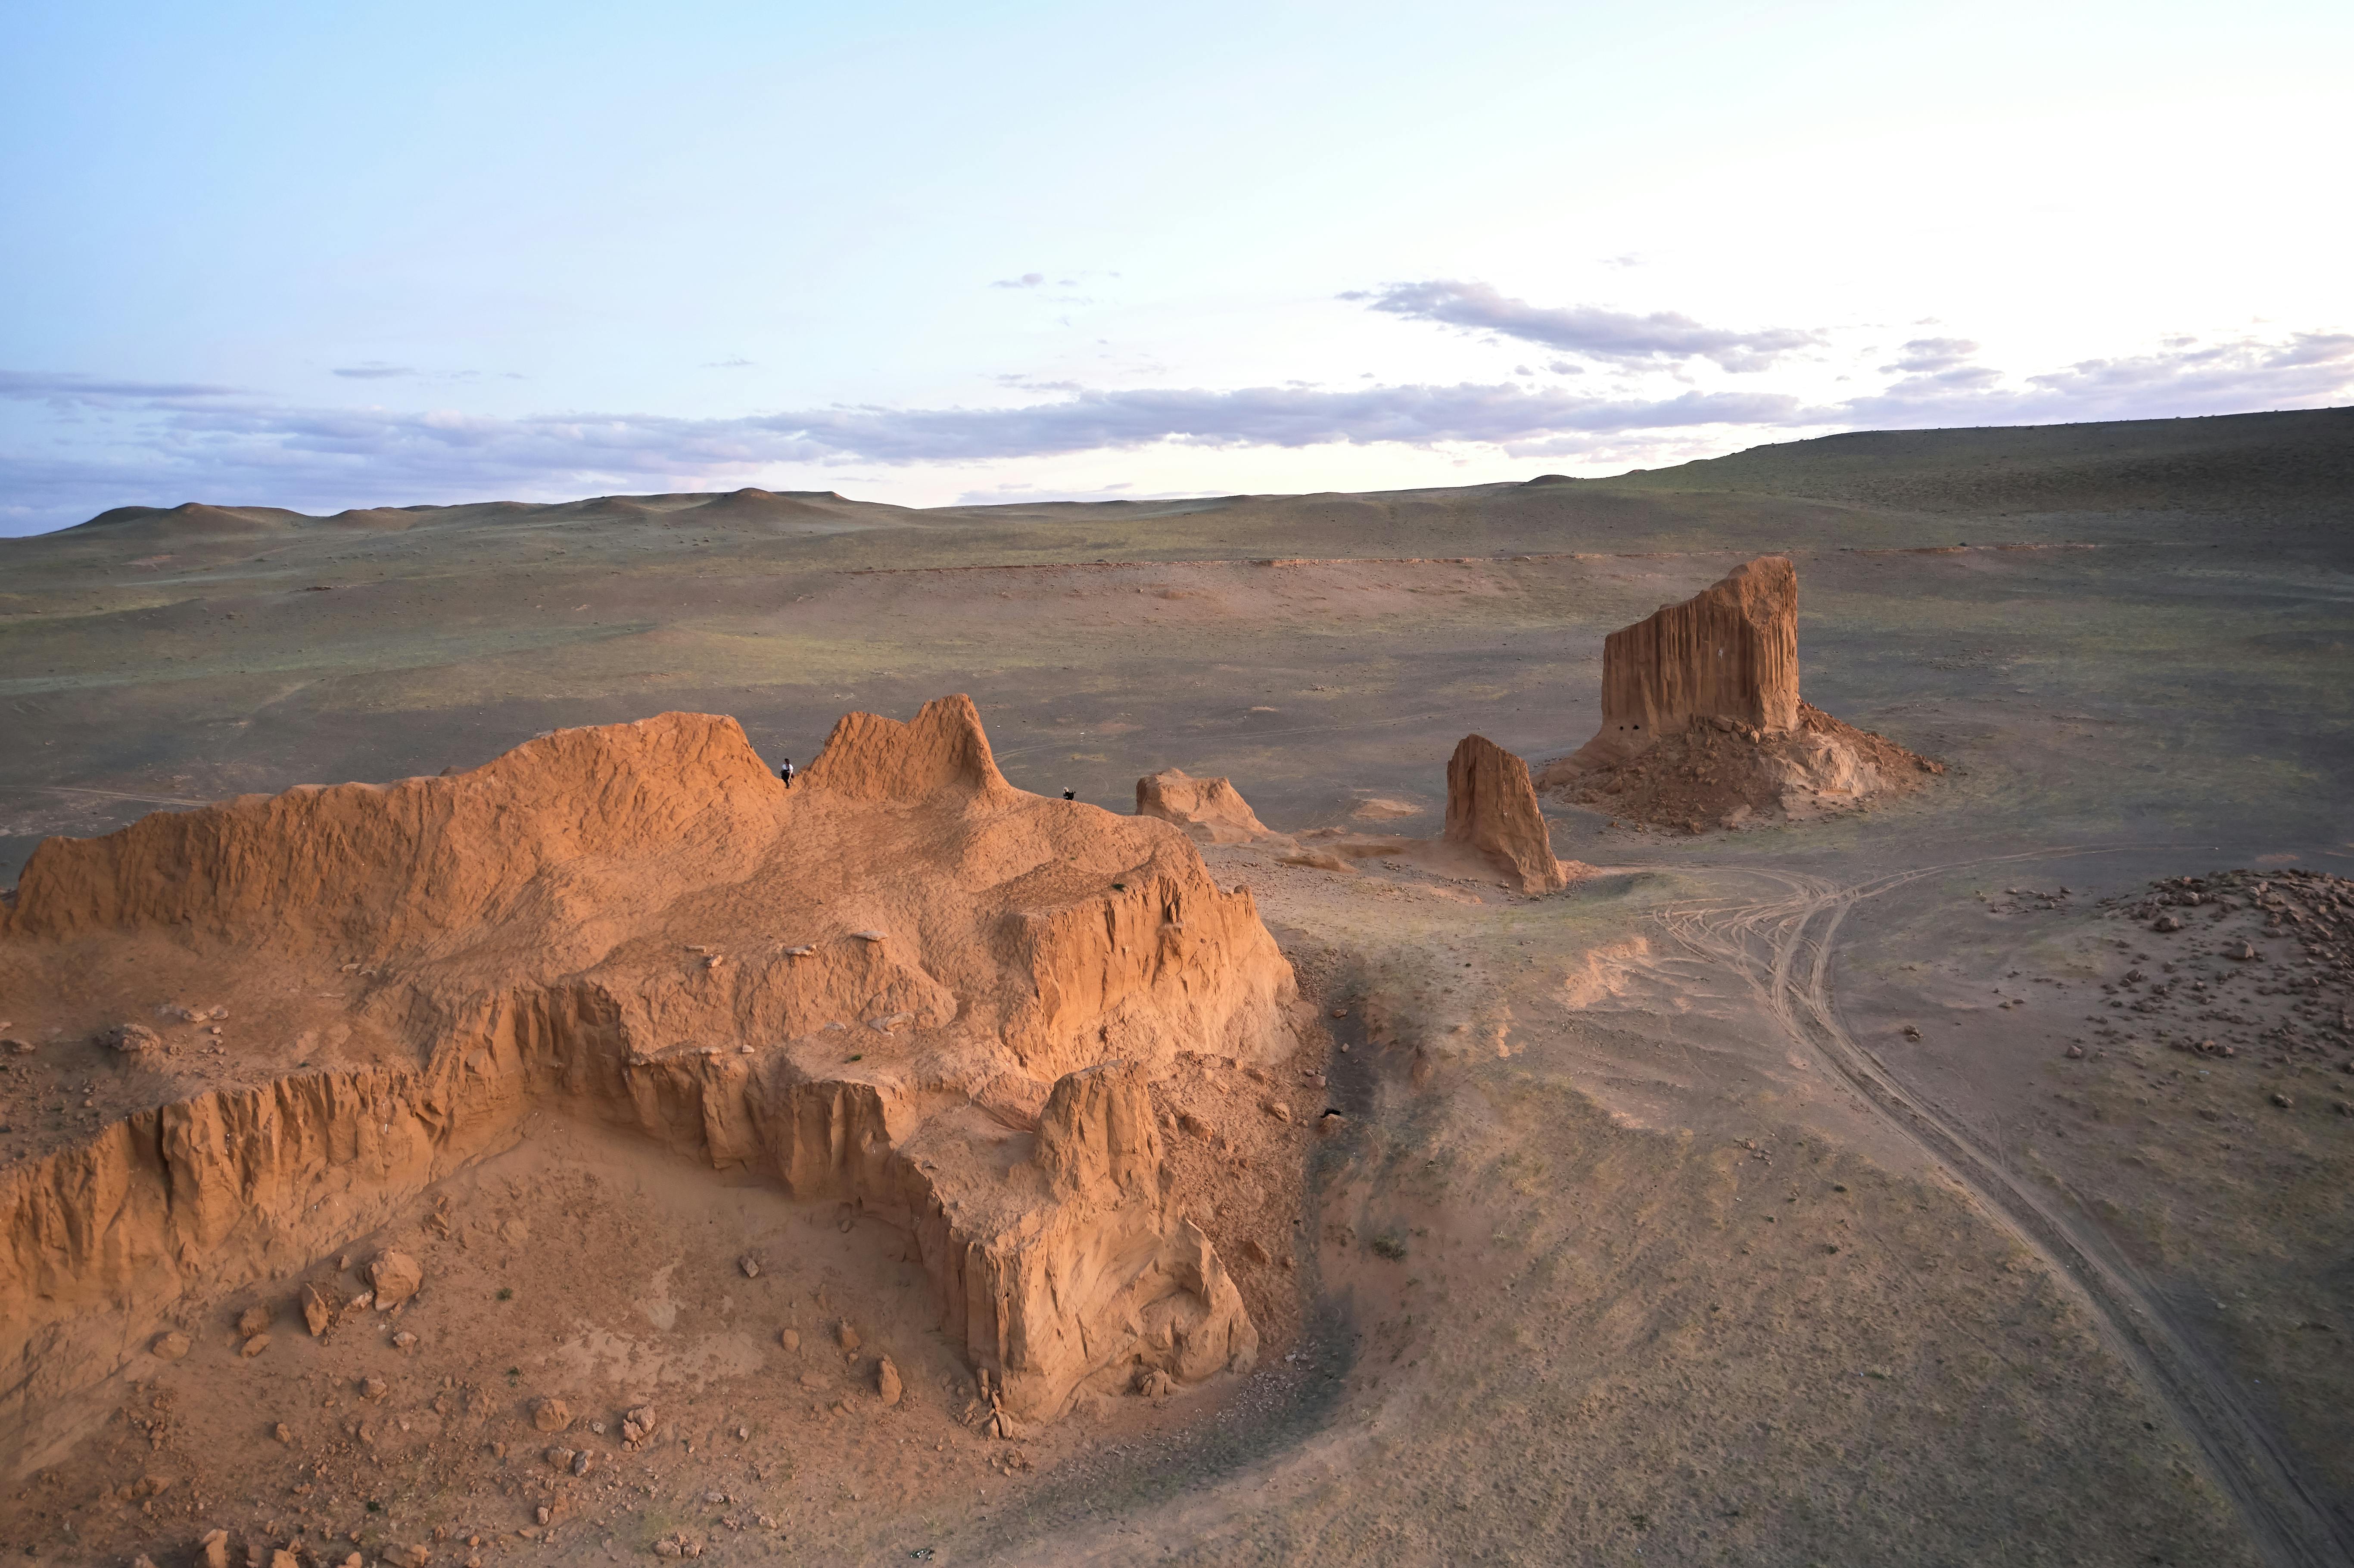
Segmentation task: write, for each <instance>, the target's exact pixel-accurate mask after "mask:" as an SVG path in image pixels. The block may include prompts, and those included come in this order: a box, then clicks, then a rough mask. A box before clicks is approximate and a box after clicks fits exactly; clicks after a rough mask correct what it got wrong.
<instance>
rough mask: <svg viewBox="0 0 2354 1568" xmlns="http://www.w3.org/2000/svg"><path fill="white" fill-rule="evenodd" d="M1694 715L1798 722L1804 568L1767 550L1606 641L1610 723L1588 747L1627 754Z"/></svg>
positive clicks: (1751, 723)
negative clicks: (1800, 587) (1766, 553)
mask: <svg viewBox="0 0 2354 1568" xmlns="http://www.w3.org/2000/svg"><path fill="white" fill-rule="evenodd" d="M1694 719H1725V720H1729V721H1730V722H1732V723H1734V724H1735V725H1738V726H1742V727H1743V728H1744V729H1754V730H1761V731H1764V732H1766V733H1768V734H1773V733H1779V732H1782V731H1787V730H1789V729H1792V728H1795V727H1796V726H1797V722H1798V573H1797V568H1796V567H1793V566H1792V565H1791V564H1790V561H1789V557H1787V556H1759V557H1758V558H1757V559H1755V560H1754V561H1749V562H1745V563H1744V564H1743V565H1741V566H1738V567H1734V569H1733V570H1732V571H1730V572H1728V573H1726V574H1725V575H1724V576H1723V577H1722V578H1720V579H1719V580H1717V581H1716V582H1714V583H1712V584H1711V585H1709V586H1708V587H1707V588H1702V590H1701V591H1700V592H1698V593H1696V594H1694V595H1693V596H1692V597H1691V598H1690V599H1686V600H1684V601H1683V602H1682V603H1681V604H1670V605H1665V606H1662V607H1661V608H1660V609H1658V610H1657V611H1655V612H1653V613H1652V614H1651V615H1649V616H1648V617H1646V618H1645V619H1643V620H1638V621H1637V622H1636V623H1635V624H1634V625H1632V626H1628V627H1622V628H1620V629H1619V630H1617V631H1614V632H1612V633H1611V634H1610V635H1609V636H1608V637H1606V638H1605V639H1604V640H1603V643H1602V728H1601V730H1600V732H1599V733H1598V734H1596V736H1595V737H1594V738H1593V739H1592V740H1590V741H1588V742H1587V743H1586V744H1585V748H1584V749H1583V750H1581V751H1580V752H1579V753H1578V755H1579V756H1580V757H1581V758H1585V759H1587V762H1588V765H1589V766H1591V765H1598V764H1601V763H1604V762H1616V761H1623V760H1625V759H1626V758H1629V757H1632V756H1634V755H1635V754H1636V753H1638V752H1639V751H1642V750H1643V749H1645V748H1646V747H1649V746H1651V745H1653V744H1654V743H1656V742H1657V741H1658V740H1659V739H1660V738H1661V737H1662V736H1670V735H1675V734H1680V733H1681V732H1682V731H1683V730H1684V729H1685V728H1687V727H1688V726H1690V725H1691V721H1692V720H1694Z"/></svg>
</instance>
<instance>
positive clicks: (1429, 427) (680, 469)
mask: <svg viewBox="0 0 2354 1568" xmlns="http://www.w3.org/2000/svg"><path fill="white" fill-rule="evenodd" d="M1973 349H1974V345H1973V344H1970V343H1968V341H1967V340H1964V339H1958V338H1946V339H1915V340H1914V341H1913V342H1911V343H1908V344H1905V345H1904V346H1903V349H1902V350H1901V351H1900V354H1899V356H1898V358H1897V359H1896V360H1895V361H1894V363H1893V366H1890V367H1889V368H1891V369H1893V370H1896V371H1900V372H1902V373H1901V374H1898V375H1897V376H1896V377H1895V378H1894V379H1893V380H1891V381H1888V382H1887V383H1886V384H1885V385H1882V386H1881V387H1878V388H1877V389H1876V390H1872V391H1868V392H1864V393H1862V394H1861V395H1859V396H1855V397H1848V398H1845V399H1843V400H1838V401H1823V400H1809V399H1806V398H1802V397H1797V396H1795V395H1793V394H1790V393H1786V392H1771V391H1754V392H1753V391H1742V392H1732V391H1708V390H1700V389H1689V390H1684V391H1681V392H1679V393H1677V394H1676V395H1674V396H1671V397H1638V396H1623V395H1622V396H1615V397H1614V396H1599V395H1594V394H1589V393H1581V392H1578V391H1575V390H1573V387H1575V386H1577V385H1580V384H1579V383H1567V384H1554V383H1546V384H1536V385H1531V384H1526V383H1505V384H1501V385H1486V384H1478V383H1469V382H1465V383H1457V384H1453V385H1404V386H1401V385H1383V384H1377V383H1376V384H1364V383H1359V384H1355V385H1352V386H1351V387H1344V388H1341V389H1337V390H1336V389H1331V388H1329V387H1320V386H1316V385H1312V384H1308V385H1291V386H1267V387H1240V388H1233V389H1225V390H1218V389H1210V388H1201V387H1148V388H1129V389H1104V388H1087V387H1078V386H1075V385H1073V384H1070V383H1047V382H1035V383H1023V382H1020V381H1009V383H1008V389H1009V390H1013V389H1016V388H1018V389H1019V390H1021V391H1023V392H1026V393H1028V394H1030V395H1031V396H1034V397H1035V396H1037V395H1039V394H1041V393H1049V394H1052V395H1050V396H1047V397H1044V398H1043V399H1042V400H1040V401H1035V402H1029V403H1023V404H1018V405H1013V406H1011V407H993V408H955V407H950V408H892V407H887V406H884V405H859V406H839V405H838V406H834V407H831V408H802V409H793V410H787V411H780V412H771V413H758V414H748V415H743V416H738V417H734V418H679V417H674V416H667V415H659V414H547V415H536V416H528V417H522V418H501V417H493V416H487V415H482V414H475V413H470V412H466V411H463V410H458V409H448V408H444V409H399V408H318V407H308V406H302V405H296V404H288V403H279V402H270V401H267V400H263V399H260V398H258V397H253V396H251V395H249V394H244V393H239V392H237V391H236V390H235V389H233V388H230V387H219V386H212V385H207V384H201V383H175V382H141V381H130V380H109V379H105V378H101V377H97V376H70V375H38V374H32V373H26V372H0V398H7V399H14V400H16V401H17V402H18V403H19V404H24V405H38V406H39V407H40V408H42V410H43V412H44V413H45V414H46V415H47V416H48V423H47V427H46V430H45V434H46V437H47V439H45V440H42V441H41V442H40V443H39V444H38V445H37V446H36V445H33V444H31V443H29V442H27V441H25V440H22V439H21V434H22V429H23V428H22V427H20V439H18V440H14V441H12V442H11V443H10V445H9V446H8V447H7V448H6V449H5V450H0V497H5V503H6V508H7V511H6V512H5V514H0V517H5V521H6V523H7V525H9V526H12V527H41V526H51V527H54V526H58V525H62V524H68V523H71V522H77V521H80V519H81V518H84V517H88V516H90V515H92V514H96V513H98V512H101V511H103V510H106V509H108V508H110V507H113V506H117V505H122V504H125V503H164V504H168V503H175V502H178V501H183V500H187V499H191V498H196V499H203V500H211V501H218V502H224V503H271V504H283V505H294V506H299V507H303V508H305V509H314V510H315V509H324V510H334V509H335V508H337V507H341V506H345V505H362V504H376V503H387V502H392V501H408V500H415V499H419V498H423V497H437V498H438V497H446V496H452V495H477V496H492V495H507V496H516V497H526V496H552V495H561V494H567V493H572V494H579V493H599V492H603V491H610V490H614V489H625V488H629V487H631V486H644V487H646V488H665V489H667V488H698V487H724V486H726V485H727V484H730V483H741V482H746V480H747V478H748V476H751V475H755V474H759V473H761V472H764V471H775V470H777V469H779V468H780V467H789V466H799V467H802V468H808V467H811V466H818V467H826V468H834V467H839V466H841V465H847V464H866V465H884V466H885V467H887V468H889V469H891V470H894V471H902V472H905V471H910V470H916V471H932V472H933V473H935V474H937V473H938V471H941V470H946V471H949V472H950V473H956V474H960V475H970V476H972V477H973V478H978V477H979V474H977V473H976V472H975V471H976V470H980V471H986V470H987V468H988V467H989V465H991V464H1002V463H1005V462H1009V461H1018V462H1022V463H1026V464H1031V465H1038V464H1046V465H1050V466H1048V467H1046V468H1044V469H1036V468H1034V471H1032V472H1029V473H1025V474H1023V475H1022V476H1021V483H1022V484H1023V486H1025V487H1027V486H1032V485H1034V486H1035V487H1036V488H1035V489H1030V488H1023V489H1022V490H1020V491H1004V492H999V493H997V494H1000V495H1002V496H1003V497H1004V498H1009V499H1011V498H1017V497H1023V498H1030V497H1036V496H1039V495H1044V494H1055V495H1067V496H1077V495H1083V494H1084V495H1094V496H1103V495H1106V494H1108V493H1109V491H1108V488H1107V486H1106V485H1105V484H1104V483H1103V482H1095V483H1091V484H1087V483H1083V484H1082V485H1081V486H1080V487H1079V488H1058V487H1057V484H1056V479H1057V477H1058V475H1057V473H1056V468H1055V466H1053V465H1058V464H1062V463H1063V461H1064V460H1076V459H1077V458H1078V456H1079V455H1080V454H1086V453H1097V454H1115V453H1128V454H1131V455H1130V456H1129V458H1126V459H1112V460H1109V461H1113V462H1115V463H1118V462H1127V463H1133V464H1135V465H1136V468H1137V470H1138V471H1152V472H1155V473H1157V474H1159V475H1160V476H1161V477H1160V478H1159V480H1158V483H1159V485H1161V486H1169V485H1172V483H1173V484H1176V485H1182V484H1184V483H1185V482H1186V480H1187V475H1186V474H1185V472H1184V469H1183V464H1182V462H1180V463H1179V464H1178V465H1177V466H1175V467H1173V468H1172V461H1171V460H1172V459H1174V458H1177V457H1179V455H1180V454H1183V453H1186V452H1196V453H1200V452H1208V451H1236V450H1244V449H1257V450H1302V449H1307V448H1312V447H1321V446H1348V447H1358V448H1366V447H1373V446H1382V445H1387V446H1389V447H1390V448H1391V449H1392V450H1421V451H1423V452H1426V453H1430V454H1435V455H1440V456H1449V457H1460V456H1461V455H1463V454H1464V453H1465V452H1467V451H1476V450H1482V449H1484V450H1485V451H1486V453H1487V454H1488V456H1489V458H1490V460H1493V459H1495V458H1497V457H1498V456H1508V457H1511V458H1516V459H1517V458H1553V457H1563V456H1584V457H1587V458H1589V459H1592V460H1594V461H1605V460H1606V459H1609V458H1614V457H1624V455H1625V454H1628V453H1629V452H1636V451H1639V450H1646V448H1647V445H1648V448H1649V449H1655V450H1670V449H1676V450H1681V451H1683V452H1685V453H1686V454H1690V453H1691V451H1692V450H1694V449H1695V448H1698V449H1699V450H1709V448H1710V447H1711V446H1712V445H1713V446H1715V447H1716V448H1717V450H1722V448H1723V446H1730V445H1736V444H1748V443H1749V442H1750V441H1752V440H1755V432H1758V431H1771V432H1773V433H1775V434H1776V435H1781V436H1786V437H1787V436H1792V435H1803V434H1813V433H1820V432H1824V431H1828V430H1832V429H1901V428H1924V427H1937V426H1953V425H1991V424H2026V423H2037V422H2043V421H2053V420H2068V421H2082V420H2094V419H2128V418H2165V417H2173V416H2182V415H2193V414H2213V413H2229V412H2236V411H2240V410H2243V409H2249V408H2285V407H2318V406H2323V405H2327V404H2329V403H2331V402H2336V401H2349V400H2354V396H2350V395H2354V334H2343V333H2300V334H2293V335H2291V336H2289V337H2286V338H2283V339H2278V340H2274V341H2264V340H2258V339H2253V338H2243V339H2235V340H2232V341H2228V342H2221V343H2208V344H2200V343H2198V342H2192V341H2188V340H2179V339H2178V340H2173V341H2170V342H2168V343H2167V344H2161V345H2160V346H2159V347H2158V348H2157V349H2155V350H2153V351H2152V352H2150V353H2147V354H2143V355H2127V356H2121V357H2116V358H2106V359H2086V360H2083V361H2080V362H2078V363H2076V364H2073V365H2070V366H2064V367H2062V368H2059V369H2055V370H2051V371H2047V372H2043V373H2041V374H2034V375H2029V376H2007V375H2006V374H2005V373H2004V372H2002V371H2000V370H1998V369H1995V368H1993V367H1991V366H1984V365H1979V364H1977V363H1974V362H1973V361H1972V360H1971V359H1969V358H1968V357H1967V356H1968V355H1969V354H1970V353H1971V352H1972V351H1973ZM1908 367H1914V368H1908ZM1549 368H1551V369H1553V370H1555V371H1560V370H1562V369H1563V366H1562V365H1554V366H1549ZM33 428H34V429H41V428H42V427H39V426H36V427H33ZM1148 450H1149V451H1150V453H1151V454H1152V457H1151V460H1150V461H1149V462H1148V461H1145V460H1144V459H1142V458H1140V457H1138V456H1135V455H1134V454H1140V453H1145V452H1147V451H1148ZM1093 466H1094V467H1095V468H1097V469H1101V468H1102V467H1103V466H1104V465H1103V463H1100V462H1098V463H1097V464H1094V465H1093ZM1195 471H1202V470H1200V469H1198V468H1197V469H1196V470H1195ZM1112 477H1116V476H1115V475H1107V476H1106V478H1107V479H1108V478H1112ZM951 482H955V481H951ZM961 482H962V484H963V485H965V486H968V487H969V486H970V483H971V479H970V478H965V479H963V480H962V481H961ZM1064 483H1065V484H1068V483H1069V482H1068V481H1065V482H1064ZM968 493H969V494H970V495H971V496H973V498H975V499H978V498H979V495H980V494H981V493H979V492H972V491H970V490H969V489H968ZM1157 493H1172V492H1167V491H1160V492H1157ZM1175 493H1182V492H1175Z"/></svg>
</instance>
